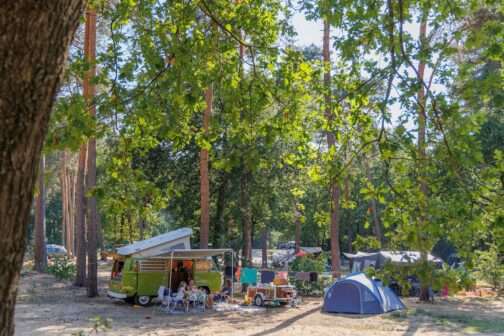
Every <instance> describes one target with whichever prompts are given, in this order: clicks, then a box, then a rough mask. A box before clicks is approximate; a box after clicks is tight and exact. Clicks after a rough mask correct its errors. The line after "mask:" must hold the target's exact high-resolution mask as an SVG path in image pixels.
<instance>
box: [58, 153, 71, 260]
mask: <svg viewBox="0 0 504 336" xmlns="http://www.w3.org/2000/svg"><path fill="white" fill-rule="evenodd" d="M65 164H66V158H65V152H64V151H63V152H61V159H60V173H59V181H60V190H61V239H62V240H63V246H65V248H66V249H67V252H69V250H68V244H67V222H68V218H67V212H66V202H67V201H66V193H65V188H66V185H65V182H66V176H65Z"/></svg>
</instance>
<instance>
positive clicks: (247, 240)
mask: <svg viewBox="0 0 504 336" xmlns="http://www.w3.org/2000/svg"><path fill="white" fill-rule="evenodd" d="M249 175H250V174H249V172H248V170H247V169H246V168H244V169H243V170H242V174H241V176H240V211H241V221H242V228H243V237H242V239H243V252H242V266H250V265H251V262H252V210H251V208H250V195H249Z"/></svg>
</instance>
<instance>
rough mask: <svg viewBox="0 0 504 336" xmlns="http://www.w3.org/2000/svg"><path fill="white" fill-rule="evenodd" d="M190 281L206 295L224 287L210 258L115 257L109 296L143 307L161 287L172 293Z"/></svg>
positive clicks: (220, 275)
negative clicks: (183, 282)
mask: <svg viewBox="0 0 504 336" xmlns="http://www.w3.org/2000/svg"><path fill="white" fill-rule="evenodd" d="M179 252H180V251H179ZM184 252H185V251H184ZM170 270H171V271H170ZM190 279H192V280H194V282H195V284H196V286H198V287H200V288H203V289H204V290H206V291H207V292H208V293H215V292H219V291H220V290H221V288H222V284H223V275H222V272H220V271H219V270H218V269H217V268H216V265H215V263H214V262H213V260H212V259H211V257H205V258H198V259H181V258H180V257H178V258H177V259H171V258H169V257H155V258H135V257H126V258H120V257H116V258H115V259H114V265H113V267H112V274H111V279H110V282H109V290H108V296H109V297H112V298H116V299H123V300H125V301H129V302H135V303H136V304H139V305H142V306H145V305H148V304H149V303H150V301H151V299H152V298H153V297H156V296H157V293H158V290H159V287H160V286H164V287H168V288H171V289H172V291H173V292H175V291H176V290H177V288H178V286H179V285H180V282H182V281H185V282H186V283H187V282H188V281H189V280H190Z"/></svg>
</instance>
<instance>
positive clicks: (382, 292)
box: [322, 273, 406, 314]
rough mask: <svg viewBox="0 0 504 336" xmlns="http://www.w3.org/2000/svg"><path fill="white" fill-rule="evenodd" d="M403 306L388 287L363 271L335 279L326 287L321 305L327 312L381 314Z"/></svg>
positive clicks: (403, 307)
mask: <svg viewBox="0 0 504 336" xmlns="http://www.w3.org/2000/svg"><path fill="white" fill-rule="evenodd" d="M405 308H406V307H405V306H404V304H403V303H402V302H401V300H400V299H399V298H398V297H397V296H396V295H395V294H394V292H392V290H391V289H390V288H388V287H386V286H383V285H382V284H381V282H379V281H375V280H371V279H369V278H368V277H367V276H366V275H365V274H364V273H355V274H351V275H349V276H347V277H345V278H343V279H341V280H338V281H336V282H335V283H334V284H333V285H332V286H331V287H329V288H328V289H327V292H326V293H325V296H324V304H323V307H322V309H323V311H325V312H328V313H350V314H382V313H386V312H389V311H393V310H400V309H405Z"/></svg>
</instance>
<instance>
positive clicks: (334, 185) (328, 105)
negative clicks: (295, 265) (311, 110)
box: [323, 19, 340, 277]
mask: <svg viewBox="0 0 504 336" xmlns="http://www.w3.org/2000/svg"><path fill="white" fill-rule="evenodd" d="M330 34H331V30H330V25H329V21H328V20H327V19H325V20H324V37H323V58H324V65H325V70H324V88H325V91H326V92H325V99H324V100H325V113H324V114H325V117H326V119H327V121H328V123H329V124H331V123H332V120H333V119H334V117H333V113H332V98H331V55H330V50H329V42H330ZM327 146H328V148H329V150H331V148H335V146H336V136H335V135H334V133H333V132H327ZM329 189H330V194H331V206H330V217H331V226H330V234H331V269H332V272H333V277H338V276H339V275H340V245H339V217H340V213H339V212H340V207H339V204H340V187H339V185H338V182H337V181H336V180H335V179H334V178H333V177H331V181H330V186H329Z"/></svg>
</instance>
